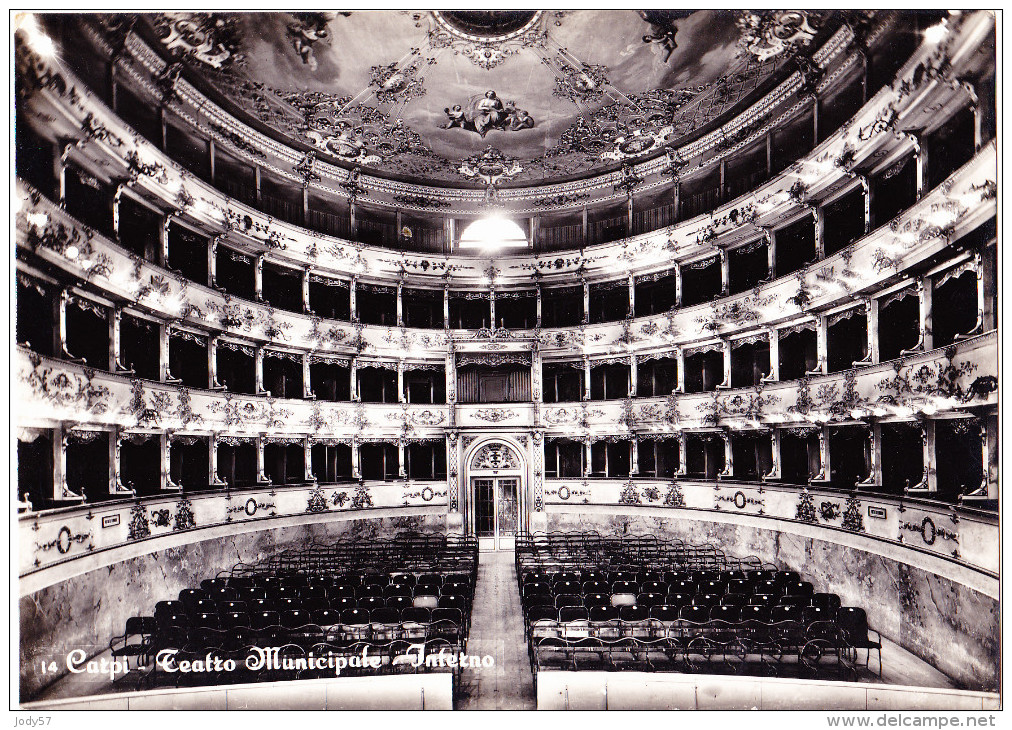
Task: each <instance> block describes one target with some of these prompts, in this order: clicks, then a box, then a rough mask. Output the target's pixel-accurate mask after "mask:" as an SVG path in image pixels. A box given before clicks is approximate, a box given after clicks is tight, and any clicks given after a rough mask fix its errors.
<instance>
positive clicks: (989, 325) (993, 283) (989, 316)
mask: <svg viewBox="0 0 1012 730" xmlns="http://www.w3.org/2000/svg"><path fill="white" fill-rule="evenodd" d="M995 245H997V244H995ZM987 248H989V247H988V246H985V247H984V250H985V251H986V250H987ZM996 264H997V256H995V257H991V256H981V266H980V273H979V277H980V278H979V281H978V282H977V302H978V305H979V306H980V307H981V327H982V331H984V332H990V331H991V330H993V329H996V328H997V327H998V313H997V312H996V311H995V300H994V297H993V296H992V295H991V293H992V292H996V291H998V286H997V278H998V272H997V271H995V265H996Z"/></svg>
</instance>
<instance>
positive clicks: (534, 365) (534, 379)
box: [531, 340, 544, 424]
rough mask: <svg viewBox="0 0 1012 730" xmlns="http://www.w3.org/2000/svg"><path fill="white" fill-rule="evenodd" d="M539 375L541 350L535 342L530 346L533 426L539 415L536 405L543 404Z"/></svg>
mask: <svg viewBox="0 0 1012 730" xmlns="http://www.w3.org/2000/svg"><path fill="white" fill-rule="evenodd" d="M541 375H542V373H541V348H540V347H539V346H538V341H537V340H535V341H534V344H533V345H532V346H531V390H532V391H533V392H532V393H531V395H532V396H533V397H534V415H535V424H536V423H537V416H538V414H539V409H538V404H539V403H543V402H544V394H543V391H542V382H541Z"/></svg>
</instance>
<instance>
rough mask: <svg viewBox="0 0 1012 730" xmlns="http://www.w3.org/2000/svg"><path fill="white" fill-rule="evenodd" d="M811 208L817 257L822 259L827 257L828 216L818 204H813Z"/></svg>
mask: <svg viewBox="0 0 1012 730" xmlns="http://www.w3.org/2000/svg"><path fill="white" fill-rule="evenodd" d="M811 209H812V217H813V223H814V225H815V258H816V259H818V260H819V261H822V259H824V258H826V218H825V216H824V215H823V214H822V208H820V207H819V206H818V205H813V206H811Z"/></svg>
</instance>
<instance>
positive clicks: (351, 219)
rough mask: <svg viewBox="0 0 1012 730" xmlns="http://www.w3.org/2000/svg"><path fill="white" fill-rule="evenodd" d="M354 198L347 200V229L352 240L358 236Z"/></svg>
mask: <svg viewBox="0 0 1012 730" xmlns="http://www.w3.org/2000/svg"><path fill="white" fill-rule="evenodd" d="M356 208H357V206H356V205H355V199H354V198H352V199H351V200H350V201H349V202H348V230H349V231H350V232H351V238H352V240H355V239H356V238H357V237H358V216H357V215H356Z"/></svg>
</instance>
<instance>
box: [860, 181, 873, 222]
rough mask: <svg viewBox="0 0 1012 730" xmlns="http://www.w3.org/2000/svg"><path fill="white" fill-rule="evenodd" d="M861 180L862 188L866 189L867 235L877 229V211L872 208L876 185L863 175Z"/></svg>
mask: <svg viewBox="0 0 1012 730" xmlns="http://www.w3.org/2000/svg"><path fill="white" fill-rule="evenodd" d="M860 180H861V187H862V188H863V189H864V232H865V235H867V234H868V233H871V229H872V228H874V227H875V211H874V208H873V207H872V203H873V202H874V200H875V185H874V184H873V183H874V181H873V180H872V179H871V178H870V177H865V176H864V175H862V176H861V177H860Z"/></svg>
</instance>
